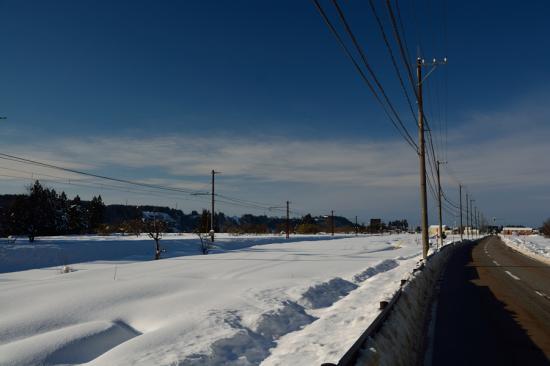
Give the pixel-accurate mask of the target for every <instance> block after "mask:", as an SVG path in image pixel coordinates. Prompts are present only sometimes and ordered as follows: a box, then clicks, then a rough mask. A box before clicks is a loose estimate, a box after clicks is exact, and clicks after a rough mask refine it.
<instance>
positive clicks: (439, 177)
mask: <svg viewBox="0 0 550 366" xmlns="http://www.w3.org/2000/svg"><path fill="white" fill-rule="evenodd" d="M436 163H437V165H436V168H437V169H436V170H437V200H438V203H439V246H440V248H441V247H443V223H442V221H443V215H442V213H441V196H442V193H441V175H440V173H439V166H440V165H441V164H445V163H444V162H443V163H442V162H441V161H439V160H438V161H437V162H436Z"/></svg>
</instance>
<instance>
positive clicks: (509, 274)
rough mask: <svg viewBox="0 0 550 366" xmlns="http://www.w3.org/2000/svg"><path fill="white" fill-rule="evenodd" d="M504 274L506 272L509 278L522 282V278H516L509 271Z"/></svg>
mask: <svg viewBox="0 0 550 366" xmlns="http://www.w3.org/2000/svg"><path fill="white" fill-rule="evenodd" d="M504 272H506V274H507V275H508V276H510V277H512V278H513V279H514V280H517V281H519V280H520V278H519V277H518V276H514V275H513V274H511V273H510V272H509V271H504Z"/></svg>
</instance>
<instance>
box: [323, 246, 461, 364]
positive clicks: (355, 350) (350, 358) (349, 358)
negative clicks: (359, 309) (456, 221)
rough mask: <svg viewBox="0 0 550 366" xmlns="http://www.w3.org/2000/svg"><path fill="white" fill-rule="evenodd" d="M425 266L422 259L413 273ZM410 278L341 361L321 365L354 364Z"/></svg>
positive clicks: (402, 284)
mask: <svg viewBox="0 0 550 366" xmlns="http://www.w3.org/2000/svg"><path fill="white" fill-rule="evenodd" d="M450 246H451V245H444V246H443V247H442V248H441V249H439V251H437V252H435V253H432V254H430V255H429V256H428V257H427V258H426V261H429V260H431V258H433V256H434V255H436V254H437V253H439V252H441V251H443V250H445V249H446V248H447V247H450ZM424 266H425V261H422V262H421V263H420V264H419V265H418V266H417V267H416V268H415V269H413V272H412V273H416V272H418V271H422V270H423V269H424ZM409 281H410V280H409V279H406V280H401V285H400V286H399V289H398V290H397V291H396V292H395V294H394V295H393V296H392V298H391V300H390V301H389V302H388V303H387V305H385V306H384V308H383V309H382V311H381V312H380V314H378V316H377V317H376V318H375V319H374V321H373V322H372V323H371V324H370V325H369V327H368V328H367V329H366V330H365V331H364V332H363V334H361V336H360V337H359V338H358V339H357V340H356V341H355V343H354V344H353V345H352V346H351V347H350V348H349V350H348V351H347V352H346V353H345V354H344V356H342V358H341V359H340V361H338V363H337V364H334V363H323V364H322V365H321V366H353V365H355V364H356V362H357V359H358V357H359V353H360V351H361V349H362V348H363V345H364V344H365V342H366V341H367V340H368V339H369V338H372V337H374V336H375V335H376V334H377V333H378V332H379V331H380V329H381V328H382V325H383V324H384V321H386V319H387V318H388V316H389V315H390V313H391V312H392V310H393V308H394V306H395V304H396V303H397V301H398V300H399V297H400V296H401V293H402V292H403V286H404V285H405V284H407V282H409Z"/></svg>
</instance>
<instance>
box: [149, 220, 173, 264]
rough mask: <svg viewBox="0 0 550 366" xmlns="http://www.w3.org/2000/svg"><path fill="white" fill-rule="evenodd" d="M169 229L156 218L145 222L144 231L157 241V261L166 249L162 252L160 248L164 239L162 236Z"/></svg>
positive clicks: (163, 222)
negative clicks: (161, 240)
mask: <svg viewBox="0 0 550 366" xmlns="http://www.w3.org/2000/svg"><path fill="white" fill-rule="evenodd" d="M167 229H168V225H167V224H166V222H165V221H162V220H158V219H157V218H156V217H154V218H153V219H148V220H143V231H144V232H146V233H147V235H149V237H150V238H151V239H153V240H154V241H155V259H160V254H161V253H162V252H164V249H162V250H161V248H160V239H162V235H163V234H164V233H165V232H166V230H167Z"/></svg>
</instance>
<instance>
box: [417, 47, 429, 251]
mask: <svg viewBox="0 0 550 366" xmlns="http://www.w3.org/2000/svg"><path fill="white" fill-rule="evenodd" d="M423 63H424V61H423V60H422V59H421V58H420V57H419V58H417V59H416V78H417V80H418V148H419V151H418V154H419V157H420V209H421V214H420V222H421V227H422V258H424V259H426V258H427V257H428V249H429V245H430V243H429V242H428V201H427V198H428V197H427V194H426V150H425V147H424V104H423V101H422V64H423Z"/></svg>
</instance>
